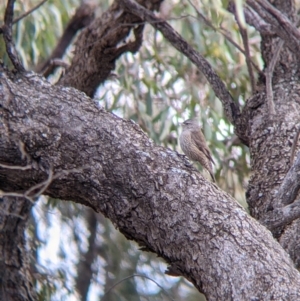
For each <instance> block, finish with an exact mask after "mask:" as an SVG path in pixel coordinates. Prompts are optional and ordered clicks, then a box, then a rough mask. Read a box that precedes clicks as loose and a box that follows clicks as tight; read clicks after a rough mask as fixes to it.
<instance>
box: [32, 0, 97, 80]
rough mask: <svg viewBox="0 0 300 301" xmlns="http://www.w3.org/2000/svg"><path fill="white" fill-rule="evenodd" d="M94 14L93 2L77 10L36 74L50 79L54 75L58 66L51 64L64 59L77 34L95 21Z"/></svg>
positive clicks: (83, 3)
mask: <svg viewBox="0 0 300 301" xmlns="http://www.w3.org/2000/svg"><path fill="white" fill-rule="evenodd" d="M94 14H95V3H94V2H91V1H89V2H82V4H81V5H80V6H79V7H78V8H77V9H76V12H75V14H74V16H73V17H72V18H71V20H70V21H69V22H68V24H67V26H66V28H65V30H64V33H63V35H62V36H61V38H60V39H59V41H58V43H57V46H56V47H55V49H54V50H53V52H52V54H51V55H50V57H49V58H48V59H47V60H46V61H45V62H44V63H42V64H40V65H39V66H38V67H37V68H36V72H38V73H43V75H44V76H45V77H48V76H49V75H50V74H52V73H53V72H54V71H55V69H56V67H57V65H54V64H51V62H52V61H55V60H57V59H61V58H62V57H63V55H64V54H65V52H66V49H67V47H68V46H69V45H70V43H71V41H72V40H73V38H74V36H75V35H76V34H77V32H78V31H79V30H81V29H82V28H84V27H86V26H88V25H89V24H90V23H91V22H92V21H93V20H94Z"/></svg>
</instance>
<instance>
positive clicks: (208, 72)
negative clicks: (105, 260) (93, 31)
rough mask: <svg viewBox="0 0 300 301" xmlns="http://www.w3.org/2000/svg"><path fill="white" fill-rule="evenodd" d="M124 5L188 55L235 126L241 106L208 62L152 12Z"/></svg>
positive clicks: (128, 2) (129, 2)
mask: <svg viewBox="0 0 300 301" xmlns="http://www.w3.org/2000/svg"><path fill="white" fill-rule="evenodd" d="M122 3H123V4H124V7H125V9H126V10H127V11H128V12H130V13H132V14H135V15H136V16H139V17H140V18H141V19H142V20H143V21H147V22H149V23H150V24H151V25H152V26H153V27H154V28H156V29H157V30H159V31H160V32H161V33H162V34H163V36H164V37H165V38H166V39H167V40H168V41H169V42H170V43H171V44H172V45H173V46H174V47H175V48H176V49H177V50H179V51H180V52H181V53H183V54H184V55H186V56H187V57H188V58H189V59H190V60H191V61H192V62H193V63H194V64H195V65H196V66H197V67H198V69H199V70H200V71H201V72H202V73H203V74H204V76H205V77H206V79H207V80H208V82H209V83H210V85H211V87H212V89H213V90H214V92H215V94H216V96H217V97H218V98H219V99H220V101H221V102H222V104H223V107H224V111H225V115H226V117H227V118H228V120H229V121H230V122H231V123H232V124H233V125H235V124H236V121H237V119H238V118H239V116H240V108H239V105H238V104H237V103H236V102H234V101H233V99H232V97H231V95H230V93H229V92H228V90H227V88H226V86H225V85H224V83H223V82H222V80H221V79H220V78H219V76H218V75H217V73H216V72H215V71H214V70H213V69H212V67H211V65H210V64H209V63H208V62H207V60H206V59H205V58H204V57H203V56H202V55H201V54H200V53H198V52H197V51H196V50H194V49H193V48H192V47H191V46H190V45H189V44H188V43H187V42H186V41H185V40H184V39H183V38H182V37H181V36H180V35H179V34H178V32H176V31H175V30H174V29H173V28H172V27H171V26H170V25H169V24H168V23H167V22H165V21H163V20H161V19H159V18H157V17H156V16H155V15H154V14H153V13H152V12H151V11H149V10H147V9H146V8H144V7H142V6H141V5H139V4H138V3H136V2H135V1H132V0H122Z"/></svg>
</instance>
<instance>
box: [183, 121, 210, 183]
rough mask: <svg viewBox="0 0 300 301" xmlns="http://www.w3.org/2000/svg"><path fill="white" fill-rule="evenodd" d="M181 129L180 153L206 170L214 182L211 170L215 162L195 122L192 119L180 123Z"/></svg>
mask: <svg viewBox="0 0 300 301" xmlns="http://www.w3.org/2000/svg"><path fill="white" fill-rule="evenodd" d="M182 129H183V130H182V133H181V135H180V138H179V142H180V146H181V149H182V151H183V152H184V153H185V155H186V156H188V158H189V159H190V160H192V161H197V162H199V163H200V164H201V165H202V166H203V167H204V168H206V169H207V170H208V172H209V173H210V175H211V177H212V179H213V181H214V182H215V181H216V180H215V177H214V174H213V170H212V163H213V164H215V162H214V160H213V158H212V157H211V152H210V150H209V148H208V146H207V144H206V141H205V137H204V135H203V134H202V131H201V128H200V127H199V125H198V123H197V121H196V120H194V119H188V120H186V121H185V122H183V123H182Z"/></svg>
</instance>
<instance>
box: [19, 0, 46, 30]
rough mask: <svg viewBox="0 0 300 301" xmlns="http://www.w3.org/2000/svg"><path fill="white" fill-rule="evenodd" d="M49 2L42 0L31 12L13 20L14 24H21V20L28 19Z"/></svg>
mask: <svg viewBox="0 0 300 301" xmlns="http://www.w3.org/2000/svg"><path fill="white" fill-rule="evenodd" d="M47 1H48V0H42V1H41V2H40V3H39V4H37V5H36V6H34V7H33V8H32V9H30V10H29V11H27V12H26V13H24V14H22V15H21V16H19V17H17V18H16V19H14V20H13V24H16V23H17V22H19V21H20V20H22V19H24V18H25V17H27V16H28V15H30V14H31V13H33V12H34V11H35V10H37V9H38V8H40V7H41V6H42V5H43V4H44V3H45V2H47Z"/></svg>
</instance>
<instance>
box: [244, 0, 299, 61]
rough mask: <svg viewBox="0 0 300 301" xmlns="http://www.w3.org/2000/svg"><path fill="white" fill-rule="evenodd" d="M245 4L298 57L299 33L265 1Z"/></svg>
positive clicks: (255, 0)
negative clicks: (267, 24) (268, 25)
mask: <svg viewBox="0 0 300 301" xmlns="http://www.w3.org/2000/svg"><path fill="white" fill-rule="evenodd" d="M246 3H247V4H248V5H249V6H250V7H251V8H252V9H253V10H254V11H255V12H256V13H258V14H259V15H260V16H261V17H262V18H263V19H264V20H265V21H266V22H267V23H269V24H270V25H272V28H273V30H275V32H276V34H277V35H278V36H279V37H280V38H281V39H282V40H284V41H285V43H286V45H287V46H288V47H289V49H290V50H291V51H292V52H293V53H294V54H295V55H296V56H297V57H298V59H299V57H300V33H299V31H298V30H297V28H296V27H295V26H294V25H293V24H292V23H291V22H290V21H289V19H288V18H287V17H286V16H285V15H284V14H282V13H281V12H280V11H279V10H277V9H276V8H275V7H273V6H272V5H271V4H270V3H268V2H267V1H265V0H247V1H246Z"/></svg>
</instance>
